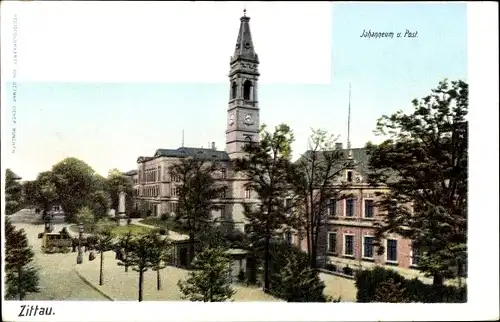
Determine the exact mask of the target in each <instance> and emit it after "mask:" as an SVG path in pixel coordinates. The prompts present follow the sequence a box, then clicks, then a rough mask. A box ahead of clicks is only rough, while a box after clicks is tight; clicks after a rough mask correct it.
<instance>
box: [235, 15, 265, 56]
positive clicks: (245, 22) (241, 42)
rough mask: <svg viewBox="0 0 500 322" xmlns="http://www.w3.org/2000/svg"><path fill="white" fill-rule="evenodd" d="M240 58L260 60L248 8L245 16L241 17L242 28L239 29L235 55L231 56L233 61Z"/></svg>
mask: <svg viewBox="0 0 500 322" xmlns="http://www.w3.org/2000/svg"><path fill="white" fill-rule="evenodd" d="M238 59H246V60H251V61H256V62H258V61H259V57H258V56H257V53H256V52H255V48H254V46H253V42H252V33H251V32H250V17H247V16H246V10H243V17H241V18H240V30H239V31H238V39H237V40H236V46H235V49H234V55H233V57H231V61H232V62H233V61H236V60H238Z"/></svg>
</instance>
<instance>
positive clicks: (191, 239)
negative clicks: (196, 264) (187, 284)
mask: <svg viewBox="0 0 500 322" xmlns="http://www.w3.org/2000/svg"><path fill="white" fill-rule="evenodd" d="M193 259H194V234H193V233H190V234H189V256H188V267H189V268H191V263H192V262H193Z"/></svg>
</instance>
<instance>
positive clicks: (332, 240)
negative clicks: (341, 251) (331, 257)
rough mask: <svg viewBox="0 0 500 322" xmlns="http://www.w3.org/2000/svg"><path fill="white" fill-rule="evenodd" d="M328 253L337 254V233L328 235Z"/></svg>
mask: <svg viewBox="0 0 500 322" xmlns="http://www.w3.org/2000/svg"><path fill="white" fill-rule="evenodd" d="M328 252H329V253H334V254H335V253H337V233H328Z"/></svg>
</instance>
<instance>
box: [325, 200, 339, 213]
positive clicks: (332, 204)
mask: <svg viewBox="0 0 500 322" xmlns="http://www.w3.org/2000/svg"><path fill="white" fill-rule="evenodd" d="M327 213H328V217H336V216H337V200H335V199H330V201H329V202H328V210H327Z"/></svg>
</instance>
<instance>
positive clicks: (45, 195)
mask: <svg viewBox="0 0 500 322" xmlns="http://www.w3.org/2000/svg"><path fill="white" fill-rule="evenodd" d="M23 189H24V195H25V196H26V202H27V203H28V204H30V205H34V206H37V207H40V208H42V209H43V217H45V216H46V215H47V213H48V212H49V211H50V209H51V207H52V206H53V205H54V204H55V203H56V202H57V199H58V195H57V191H56V186H55V184H54V176H53V174H52V172H51V171H45V172H40V173H39V174H38V176H37V178H36V180H34V181H28V182H26V183H25V184H24V186H23Z"/></svg>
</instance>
